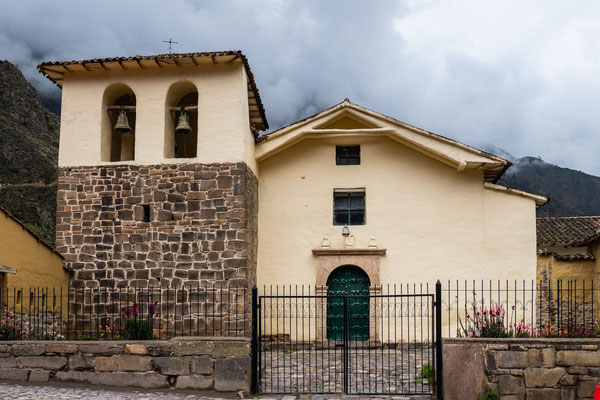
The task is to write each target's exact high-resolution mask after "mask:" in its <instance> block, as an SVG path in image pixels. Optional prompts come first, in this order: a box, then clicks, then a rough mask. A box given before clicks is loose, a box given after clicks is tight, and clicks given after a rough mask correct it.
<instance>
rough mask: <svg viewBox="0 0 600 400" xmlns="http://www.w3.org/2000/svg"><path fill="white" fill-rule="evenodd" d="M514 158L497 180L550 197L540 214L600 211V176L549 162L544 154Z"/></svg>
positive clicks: (572, 214)
mask: <svg viewBox="0 0 600 400" xmlns="http://www.w3.org/2000/svg"><path fill="white" fill-rule="evenodd" d="M504 156H505V158H507V159H510V158H511V157H506V154H505V155H504ZM511 161H512V162H513V166H512V167H510V168H509V169H508V171H506V173H505V174H504V176H503V177H502V178H501V179H500V180H499V181H498V183H499V184H500V185H504V186H508V187H511V188H515V189H520V190H524V191H526V192H531V193H536V194H541V195H543V196H546V197H548V198H550V202H548V203H547V204H546V205H544V206H542V207H540V208H539V209H538V210H537V215H538V217H570V216H586V215H600V177H597V176H594V175H589V174H586V173H583V172H581V171H575V170H572V169H569V168H562V167H559V166H558V165H554V164H549V163H547V162H545V161H544V160H542V159H541V158H535V157H523V158H519V159H514V158H513V159H512V160H511Z"/></svg>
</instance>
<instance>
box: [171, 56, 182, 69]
mask: <svg viewBox="0 0 600 400" xmlns="http://www.w3.org/2000/svg"><path fill="white" fill-rule="evenodd" d="M173 62H174V63H175V65H177V66H178V67H181V63H180V62H179V60H178V59H177V57H173Z"/></svg>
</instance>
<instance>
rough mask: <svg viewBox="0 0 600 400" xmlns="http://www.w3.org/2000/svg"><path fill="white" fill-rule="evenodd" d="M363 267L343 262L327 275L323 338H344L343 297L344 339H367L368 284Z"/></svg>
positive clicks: (338, 339) (367, 277)
mask: <svg viewBox="0 0 600 400" xmlns="http://www.w3.org/2000/svg"><path fill="white" fill-rule="evenodd" d="M370 284H371V282H370V280H369V276H368V275H367V273H366V272H365V271H363V270H362V269H360V268H359V267H357V266H356V265H343V266H341V267H339V268H336V269H335V270H333V271H332V272H331V274H330V275H329V278H328V279H327V339H328V340H335V341H342V340H344V297H345V298H346V313H347V326H346V328H347V329H348V339H349V340H355V341H365V340H369V286H370Z"/></svg>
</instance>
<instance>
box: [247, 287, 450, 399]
mask: <svg viewBox="0 0 600 400" xmlns="http://www.w3.org/2000/svg"><path fill="white" fill-rule="evenodd" d="M261 291H262V293H261V294H260V295H259V293H258V290H257V289H256V288H254V289H253V293H252V297H253V332H252V343H253V371H252V372H253V376H252V391H253V392H260V393H346V394H402V395H411V394H415V395H431V394H434V393H437V398H438V399H441V398H442V396H441V394H442V391H441V387H442V380H441V377H442V368H441V367H442V366H441V351H440V349H441V324H440V321H441V313H440V312H438V311H439V310H440V309H441V305H440V302H439V300H440V299H441V296H439V293H436V294H437V296H435V295H434V294H430V293H429V287H428V286H427V285H425V286H423V285H420V286H416V285H411V286H407V285H403V286H400V285H398V286H391V285H390V286H389V287H383V288H381V287H377V288H373V287H371V288H370V290H369V291H367V293H364V291H356V292H357V293H355V292H352V291H351V292H350V293H343V294H340V292H339V291H334V290H329V291H327V288H325V289H317V290H315V289H314V288H306V287H290V286H286V287H282V286H279V287H267V288H263V289H262V290H261ZM437 291H441V286H440V285H437V286H436V292H437ZM436 300H437V302H436ZM436 366H437V368H436Z"/></svg>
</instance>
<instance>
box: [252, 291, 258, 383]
mask: <svg viewBox="0 0 600 400" xmlns="http://www.w3.org/2000/svg"><path fill="white" fill-rule="evenodd" d="M251 346H252V347H251V351H252V355H251V361H250V362H251V364H252V365H251V376H250V379H251V381H250V392H251V393H253V394H256V393H258V390H259V388H258V289H257V288H256V285H254V286H252V344H251Z"/></svg>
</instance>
